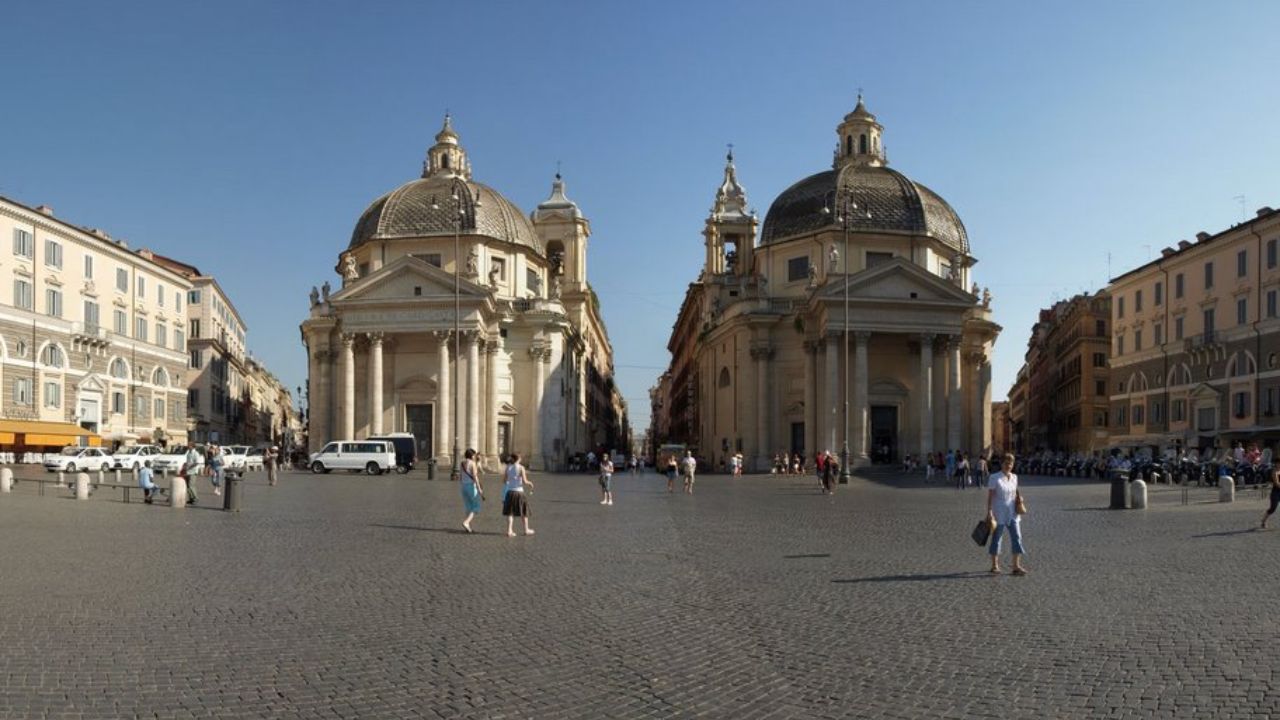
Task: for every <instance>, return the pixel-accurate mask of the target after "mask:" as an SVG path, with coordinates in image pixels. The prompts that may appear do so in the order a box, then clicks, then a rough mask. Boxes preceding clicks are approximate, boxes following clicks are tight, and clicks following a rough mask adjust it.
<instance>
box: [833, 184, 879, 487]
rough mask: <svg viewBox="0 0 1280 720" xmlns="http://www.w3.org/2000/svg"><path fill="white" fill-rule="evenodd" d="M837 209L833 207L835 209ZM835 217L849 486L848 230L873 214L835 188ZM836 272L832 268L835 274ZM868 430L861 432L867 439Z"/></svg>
mask: <svg viewBox="0 0 1280 720" xmlns="http://www.w3.org/2000/svg"><path fill="white" fill-rule="evenodd" d="M833 206H834V207H833ZM833 212H834V213H835V221H836V222H838V223H840V228H841V229H842V230H843V231H844V281H845V282H844V368H843V371H842V373H841V374H842V376H843V377H844V416H843V417H842V418H841V420H842V425H843V427H844V439H843V445H842V447H841V448H840V483H841V484H848V482H849V474H850V473H849V229H850V227H852V225H853V223H854V222H855V221H857V220H869V219H870V218H871V213H869V212H867V211H866V210H864V209H862V207H860V206H859V205H858V203H857V201H855V200H854V198H853V192H852V190H850V189H849V188H847V187H839V186H838V187H836V188H835V189H833V190H831V191H829V192H828V193H827V195H826V197H825V198H824V199H823V203H822V214H823V215H830V214H832V213H833ZM834 269H835V268H831V270H834ZM866 432H867V429H866V428H865V427H863V428H862V433H863V434H864V435H865V434H866Z"/></svg>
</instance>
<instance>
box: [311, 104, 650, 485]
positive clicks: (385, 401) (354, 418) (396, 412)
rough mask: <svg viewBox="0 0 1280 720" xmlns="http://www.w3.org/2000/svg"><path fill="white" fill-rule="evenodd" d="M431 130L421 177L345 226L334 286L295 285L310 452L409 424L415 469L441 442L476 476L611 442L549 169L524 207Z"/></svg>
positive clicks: (577, 241)
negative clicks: (306, 291) (303, 312)
mask: <svg viewBox="0 0 1280 720" xmlns="http://www.w3.org/2000/svg"><path fill="white" fill-rule="evenodd" d="M435 139H436V143H435V145H434V146H432V147H431V149H430V150H429V151H428V153H427V158H426V161H425V162H424V163H423V169H422V177H421V178H419V179H416V180H412V181H410V182H407V183H405V184H404V185H401V186H400V187H398V188H396V189H395V190H392V191H391V192H389V193H387V194H386V195H383V196H382V197H380V198H378V199H376V200H374V201H373V203H372V204H370V205H369V207H368V209H366V210H365V211H364V213H363V214H361V216H360V219H359V220H358V221H356V225H355V230H354V231H353V232H352V234H351V242H350V243H349V244H348V246H347V248H346V250H344V251H342V252H341V253H340V255H339V257H338V264H337V267H336V268H335V270H336V272H337V273H338V276H339V278H340V280H341V285H340V287H338V288H331V287H330V285H329V283H328V282H326V283H324V285H323V286H322V287H321V288H320V289H315V288H313V289H312V291H311V312H310V317H308V318H307V319H306V320H305V321H304V322H303V323H302V338H303V342H304V343H305V344H306V347H307V352H308V356H309V365H308V373H309V379H308V383H309V391H310V397H309V399H310V414H309V426H308V431H309V432H308V438H309V439H308V444H309V447H310V448H311V450H312V452H314V451H317V450H319V449H320V448H322V447H323V446H324V445H325V443H326V442H329V441H331V440H348V439H351V440H354V439H360V438H364V437H369V436H371V435H379V434H384V433H391V432H410V433H413V435H414V437H415V438H416V440H417V444H418V458H419V461H420V462H426V461H427V459H428V458H435V459H436V461H437V462H439V463H442V464H444V465H448V464H449V463H451V462H452V459H453V447H454V442H455V439H456V441H457V443H458V446H459V450H460V451H461V450H466V449H467V448H474V449H475V450H477V451H478V452H480V453H481V454H482V456H483V457H484V463H485V465H486V466H487V467H488V468H490V469H493V468H496V467H497V461H498V459H499V458H500V457H501V456H503V455H506V454H508V453H510V452H513V451H519V452H521V454H522V455H523V456H524V458H525V462H526V464H527V465H528V466H530V467H532V468H534V469H563V468H564V466H565V465H566V463H567V461H568V458H569V457H570V456H571V455H572V454H574V453H578V452H582V453H585V452H587V451H588V450H592V449H597V448H600V447H605V448H616V449H625V448H626V443H627V438H626V433H627V429H626V420H625V408H624V406H623V403H622V399H621V397H620V394H619V393H618V391H617V389H616V388H615V386H614V383H613V348H612V346H611V345H610V343H609V336H608V334H607V332H606V331H605V326H604V322H603V320H602V319H601V316H600V308H599V307H598V304H597V300H596V297H595V293H594V292H593V291H592V289H591V286H590V285H589V284H588V282H587V239H588V237H589V236H590V234H591V226H590V223H589V222H588V221H587V218H586V217H585V216H584V215H583V214H582V212H581V211H580V210H579V209H578V206H577V205H576V204H575V203H574V202H573V201H571V200H570V199H569V198H568V197H567V196H566V195H565V185H564V182H563V180H562V179H561V178H560V175H559V174H558V173H557V174H556V177H555V181H554V182H553V183H552V189H551V195H550V197H548V198H547V200H546V201H545V202H543V203H542V204H540V205H538V207H537V209H536V210H534V212H533V213H531V214H530V215H525V213H523V212H522V211H521V210H520V208H518V207H516V205H515V204H514V203H512V202H511V201H510V200H508V199H506V198H505V197H503V196H502V195H501V194H500V193H498V192H497V191H496V190H494V189H493V188H491V187H489V186H487V185H484V184H481V183H479V182H476V181H474V180H473V179H472V177H471V164H470V162H469V161H468V159H467V153H466V151H465V150H464V149H463V147H462V144H461V142H460V140H459V137H458V133H457V132H456V131H454V129H453V126H452V121H451V119H450V117H449V116H448V115H446V116H445V120H444V127H443V128H442V129H441V130H440V132H439V133H438V134H437V135H436V138H435ZM455 325H456V326H457V327H456V331H455Z"/></svg>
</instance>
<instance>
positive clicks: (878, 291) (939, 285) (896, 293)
mask: <svg viewBox="0 0 1280 720" xmlns="http://www.w3.org/2000/svg"><path fill="white" fill-rule="evenodd" d="M847 282H848V286H849V298H850V299H856V300H894V301H904V302H911V301H926V302H940V303H947V304H956V305H965V306H972V305H973V304H975V303H976V302H977V299H976V298H975V297H974V296H973V295H971V294H969V293H967V292H965V291H964V290H963V289H962V288H959V287H956V285H955V284H954V283H952V282H950V281H948V280H945V279H943V278H940V277H938V276H937V275H934V274H933V273H931V272H929V271H928V270H925V269H924V268H922V267H920V266H919V265H916V264H915V263H913V262H911V261H909V260H907V259H905V258H894V259H893V260H890V261H888V262H886V263H883V264H880V265H877V266H875V267H872V268H867V269H866V270H862V271H861V272H856V273H854V274H853V275H851V276H850V277H849V278H848V280H847ZM844 293H845V283H843V282H841V281H840V280H839V279H836V280H834V281H833V282H830V283H828V284H827V285H826V286H825V287H824V288H823V289H822V292H821V297H822V298H823V299H824V300H834V299H837V298H843V297H844Z"/></svg>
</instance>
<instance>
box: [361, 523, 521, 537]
mask: <svg viewBox="0 0 1280 720" xmlns="http://www.w3.org/2000/svg"><path fill="white" fill-rule="evenodd" d="M369 527H377V528H385V529H387V530H411V531H414V532H432V533H444V534H445V535H502V533H498V532H480V531H478V530H475V531H472V532H467V531H466V530H463V529H462V528H433V527H422V526H420V525H386V524H383V523H370V524H369Z"/></svg>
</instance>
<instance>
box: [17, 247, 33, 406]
mask: <svg viewBox="0 0 1280 720" xmlns="http://www.w3.org/2000/svg"><path fill="white" fill-rule="evenodd" d="M13 254H14V255H17V256H19V257H24V258H27V259H28V260H29V259H31V258H33V257H35V254H36V243H35V239H34V237H33V236H32V235H31V233H29V232H27V231H26V230H23V229H22V228H14V229H13ZM27 404H28V405H30V404H31V403H27Z"/></svg>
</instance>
